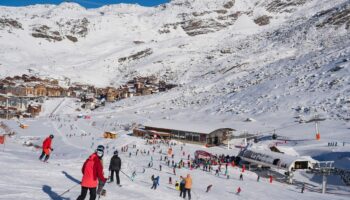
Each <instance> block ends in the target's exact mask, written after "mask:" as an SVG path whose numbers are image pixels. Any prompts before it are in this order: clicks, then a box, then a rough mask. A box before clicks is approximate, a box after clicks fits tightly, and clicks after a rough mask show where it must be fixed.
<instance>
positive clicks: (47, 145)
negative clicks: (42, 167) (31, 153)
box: [39, 134, 54, 162]
mask: <svg viewBox="0 0 350 200" xmlns="http://www.w3.org/2000/svg"><path fill="white" fill-rule="evenodd" d="M53 138H54V136H53V135H52V134H51V135H50V136H49V137H47V138H46V139H45V140H44V142H43V146H42V148H43V151H42V153H41V155H40V157H39V160H42V159H43V158H44V156H45V159H44V162H47V160H48V159H49V158H50V153H51V151H53V149H52V148H51V143H52V139H53Z"/></svg>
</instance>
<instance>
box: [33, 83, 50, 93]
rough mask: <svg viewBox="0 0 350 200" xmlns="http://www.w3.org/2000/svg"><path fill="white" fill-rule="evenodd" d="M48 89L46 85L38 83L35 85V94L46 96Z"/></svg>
mask: <svg viewBox="0 0 350 200" xmlns="http://www.w3.org/2000/svg"><path fill="white" fill-rule="evenodd" d="M46 94H47V90H46V87H45V85H43V84H38V85H35V86H34V96H46Z"/></svg>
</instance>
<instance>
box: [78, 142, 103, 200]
mask: <svg viewBox="0 0 350 200" xmlns="http://www.w3.org/2000/svg"><path fill="white" fill-rule="evenodd" d="M103 153H104V152H103V149H101V148H97V150H96V151H95V153H93V154H91V155H90V156H89V158H88V159H87V160H86V161H85V163H84V165H83V168H82V170H81V171H82V173H83V179H82V181H81V194H80V196H79V197H78V199H77V200H84V199H85V197H86V194H87V191H88V190H89V191H90V200H95V199H96V188H97V185H98V180H99V179H100V180H101V181H102V182H103V183H105V182H106V181H107V179H106V178H105V177H104V176H103V166H102V164H101V160H100V158H102V157H103Z"/></svg>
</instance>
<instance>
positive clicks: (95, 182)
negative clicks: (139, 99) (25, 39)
mask: <svg viewBox="0 0 350 200" xmlns="http://www.w3.org/2000/svg"><path fill="white" fill-rule="evenodd" d="M53 138H54V135H49V136H48V137H47V138H45V140H44V141H43V145H42V149H43V150H42V153H41V155H40V157H39V159H40V160H42V159H43V158H44V161H45V162H47V160H48V159H49V157H50V153H51V152H52V151H53V148H52V146H51V145H52V140H53ZM147 144H150V145H154V144H159V143H158V142H149V141H147ZM164 144H166V145H168V146H173V145H175V144H173V143H167V142H164ZM132 147H133V148H134V149H135V148H136V145H135V144H134V145H133V146H132ZM157 148H158V149H160V150H159V154H160V161H164V162H165V163H166V164H167V165H168V167H169V168H171V169H172V170H173V174H174V175H176V168H183V167H185V166H186V165H187V167H188V169H191V170H192V169H196V168H199V167H200V165H199V164H197V163H196V161H195V160H194V159H191V158H190V155H189V154H188V156H187V162H186V161H184V160H183V159H181V160H180V161H179V162H178V163H177V162H175V161H174V154H173V153H172V149H171V148H169V150H171V151H168V155H167V156H164V157H163V154H162V150H161V146H160V145H157V146H153V147H152V149H151V151H152V153H153V154H152V155H154V153H155V150H156V149H157ZM121 151H122V152H123V153H127V152H128V145H126V146H123V147H122V148H121ZM181 151H182V152H183V153H182V156H185V155H186V154H185V151H183V146H181ZM138 152H140V153H141V154H142V155H150V151H149V150H148V151H146V150H145V149H143V150H140V149H137V150H136V151H135V155H136V156H137V155H138ZM104 153H105V147H104V146H103V145H98V146H97V148H96V150H95V151H94V153H92V154H91V155H90V156H89V157H88V159H87V160H86V161H85V162H84V164H83V166H82V169H81V171H82V174H83V177H82V180H81V183H80V184H81V193H80V195H79V197H78V198H77V200H84V199H85V198H86V196H87V192H88V191H89V194H90V200H95V199H96V196H97V195H100V194H102V193H103V190H102V188H103V186H104V184H105V183H106V182H107V180H108V179H109V182H113V181H114V176H115V178H116V184H117V185H118V186H121V185H120V177H119V172H120V171H121V159H120V157H119V156H118V151H117V150H115V151H114V153H113V156H112V158H111V160H110V164H109V171H110V176H109V177H105V176H104V173H103V156H104ZM131 155H132V154H131V152H130V153H129V157H130V156H131ZM170 159H172V160H171V166H170ZM217 159H218V160H217V162H218V165H217V169H216V170H215V175H216V176H220V172H221V168H222V166H224V167H225V173H224V174H225V175H226V176H227V178H228V179H229V175H228V166H229V162H230V165H232V166H233V167H234V166H235V163H234V161H233V160H232V157H230V156H224V155H221V156H218V158H217ZM227 161H229V162H227ZM202 165H203V171H209V172H210V171H211V170H213V166H212V165H213V164H212V163H211V160H205V162H202ZM148 167H153V156H151V162H149V165H148ZM159 171H162V165H159ZM244 171H245V165H243V166H242V171H241V172H242V173H241V174H240V176H239V180H241V181H243V173H244ZM135 175H136V171H134V172H133V175H132V177H131V180H132V181H133V179H134V177H135ZM151 180H152V187H151V189H154V190H155V189H157V187H158V186H159V180H160V177H159V176H156V177H155V176H154V175H152V177H151ZM259 180H260V176H257V181H258V182H259ZM272 180H273V177H272V176H270V177H269V181H270V183H272ZM169 184H172V178H171V177H169ZM212 186H213V185H209V186H208V187H207V189H206V192H209V191H210V190H211V188H212ZM175 188H176V190H179V192H180V194H179V196H180V197H183V198H186V196H188V199H191V189H192V178H191V175H190V174H187V176H186V177H182V176H180V181H176V183H175ZM304 190H305V184H303V186H302V189H301V193H303V192H304ZM241 191H242V189H241V188H240V187H238V188H237V190H236V194H240V193H241Z"/></svg>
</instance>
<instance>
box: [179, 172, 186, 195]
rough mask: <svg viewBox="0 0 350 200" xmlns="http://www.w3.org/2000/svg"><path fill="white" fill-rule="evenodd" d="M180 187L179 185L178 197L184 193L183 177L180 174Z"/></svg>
mask: <svg viewBox="0 0 350 200" xmlns="http://www.w3.org/2000/svg"><path fill="white" fill-rule="evenodd" d="M180 180H181V181H180V187H179V189H180V197H182V196H183V195H184V192H185V179H184V178H183V177H182V176H180Z"/></svg>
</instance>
